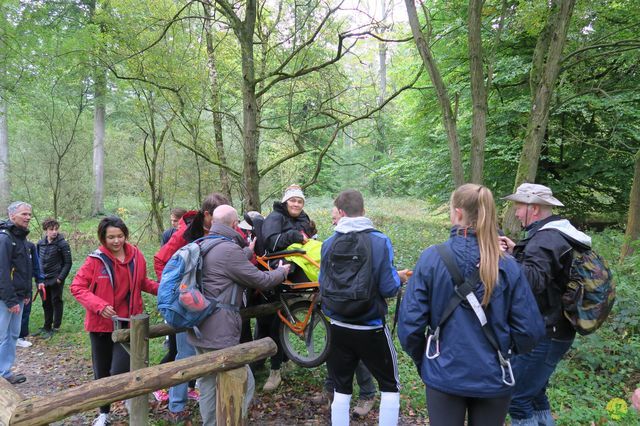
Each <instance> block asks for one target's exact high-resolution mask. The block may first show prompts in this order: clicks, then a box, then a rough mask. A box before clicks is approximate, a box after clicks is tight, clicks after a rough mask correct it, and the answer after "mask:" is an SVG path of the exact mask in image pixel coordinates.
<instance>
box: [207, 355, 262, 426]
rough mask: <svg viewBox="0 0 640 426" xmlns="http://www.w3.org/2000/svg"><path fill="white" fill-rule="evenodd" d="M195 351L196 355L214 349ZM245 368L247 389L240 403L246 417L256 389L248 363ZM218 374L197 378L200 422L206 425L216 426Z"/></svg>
mask: <svg viewBox="0 0 640 426" xmlns="http://www.w3.org/2000/svg"><path fill="white" fill-rule="evenodd" d="M195 349H196V353H197V354H198V355H201V354H204V353H207V352H213V351H214V349H207V348H199V347H196V348H195ZM245 368H246V369H247V391H246V393H245V394H244V403H243V404H242V415H243V416H244V417H245V418H246V416H247V413H248V412H249V404H250V403H251V400H252V399H253V394H254V392H255V389H256V382H255V379H254V378H253V374H252V373H251V369H250V368H249V366H248V365H245ZM217 378H218V375H217V374H216V373H213V374H210V375H208V376H204V377H200V378H199V379H198V388H199V389H200V400H199V402H198V404H199V406H200V416H201V417H202V424H203V425H207V426H216V382H217Z"/></svg>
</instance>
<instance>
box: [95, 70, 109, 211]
mask: <svg viewBox="0 0 640 426" xmlns="http://www.w3.org/2000/svg"><path fill="white" fill-rule="evenodd" d="M106 92H107V76H106V73H105V71H104V70H103V69H102V68H100V67H98V66H96V69H95V83H94V103H95V107H94V117H93V183H94V189H93V210H92V214H93V215H94V216H95V215H98V214H100V213H102V212H103V211H104V127H105V95H106Z"/></svg>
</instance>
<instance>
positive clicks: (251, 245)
mask: <svg viewBox="0 0 640 426" xmlns="http://www.w3.org/2000/svg"><path fill="white" fill-rule="evenodd" d="M256 240H257V238H256V237H253V238H249V248H250V249H251V251H254V252H255V248H256Z"/></svg>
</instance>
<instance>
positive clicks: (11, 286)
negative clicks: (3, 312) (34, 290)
mask: <svg viewBox="0 0 640 426" xmlns="http://www.w3.org/2000/svg"><path fill="white" fill-rule="evenodd" d="M27 234H29V230H28V229H23V228H20V227H19V226H16V225H15V224H14V223H13V222H11V221H10V220H7V221H5V222H0V300H2V301H3V302H4V303H5V304H6V305H7V307H8V308H11V307H13V306H15V305H17V304H18V303H20V301H22V300H23V299H25V298H27V297H28V296H29V294H30V293H31V280H32V278H33V265H32V263H31V253H30V251H29V248H28V247H27V244H26V242H27Z"/></svg>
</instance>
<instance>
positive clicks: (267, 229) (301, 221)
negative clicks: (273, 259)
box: [261, 201, 312, 253]
mask: <svg viewBox="0 0 640 426" xmlns="http://www.w3.org/2000/svg"><path fill="white" fill-rule="evenodd" d="M300 231H304V233H306V234H307V235H308V236H309V237H311V236H312V234H311V232H312V230H311V220H310V219H309V216H307V214H306V213H305V212H304V210H303V211H302V212H301V213H300V216H298V217H291V216H289V212H287V205H286V203H281V202H278V201H276V202H275V203H273V211H272V212H271V213H270V214H269V216H267V218H266V219H265V220H264V223H263V224H262V230H261V233H262V239H263V241H264V248H265V250H266V251H267V252H268V253H272V252H274V251H280V250H284V249H286V248H287V247H289V246H290V245H291V244H293V243H302V234H301V233H300Z"/></svg>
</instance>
